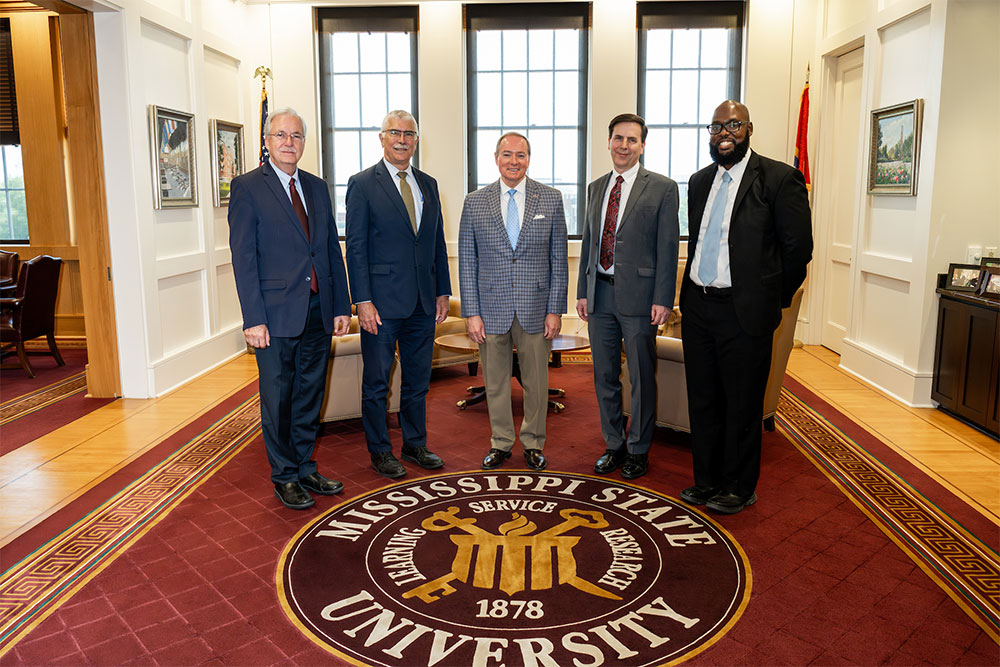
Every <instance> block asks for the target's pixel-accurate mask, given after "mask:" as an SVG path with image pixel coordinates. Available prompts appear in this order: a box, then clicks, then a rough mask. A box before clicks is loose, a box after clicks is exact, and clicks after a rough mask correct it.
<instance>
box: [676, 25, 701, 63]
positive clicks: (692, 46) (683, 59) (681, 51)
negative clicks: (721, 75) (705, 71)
mask: <svg viewBox="0 0 1000 667" xmlns="http://www.w3.org/2000/svg"><path fill="white" fill-rule="evenodd" d="M671 32H672V33H673V37H674V48H673V55H674V67H697V66H698V34H699V32H701V31H699V30H672V31H671Z"/></svg>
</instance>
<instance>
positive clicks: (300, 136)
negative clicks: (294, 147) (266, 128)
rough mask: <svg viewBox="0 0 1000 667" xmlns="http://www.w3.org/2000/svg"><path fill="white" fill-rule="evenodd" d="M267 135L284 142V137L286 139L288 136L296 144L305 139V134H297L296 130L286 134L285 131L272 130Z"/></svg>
mask: <svg viewBox="0 0 1000 667" xmlns="http://www.w3.org/2000/svg"><path fill="white" fill-rule="evenodd" d="M267 136H269V137H274V138H275V139H277V140H278V141H279V142H280V143H285V139H288V138H289V137H291V139H292V141H294V142H295V143H297V144H301V143H302V142H303V141H305V140H306V135H304V134H299V133H298V132H292V133H291V134H288V133H287V132H272V133H271V134H269V135H267Z"/></svg>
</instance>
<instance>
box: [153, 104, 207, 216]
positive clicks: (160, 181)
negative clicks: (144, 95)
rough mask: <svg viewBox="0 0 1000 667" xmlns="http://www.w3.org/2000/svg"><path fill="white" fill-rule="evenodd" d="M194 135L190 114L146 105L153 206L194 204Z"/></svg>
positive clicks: (160, 207)
mask: <svg viewBox="0 0 1000 667" xmlns="http://www.w3.org/2000/svg"><path fill="white" fill-rule="evenodd" d="M194 135H195V133H194V114H190V113H187V112H185V111H177V110H175V109H167V108H165V107H161V106H157V105H155V104H150V105H149V149H150V150H149V152H150V156H151V158H152V170H153V173H152V176H153V207H154V208H157V209H163V208H186V207H192V206H197V205H198V173H197V163H196V160H195V136H194Z"/></svg>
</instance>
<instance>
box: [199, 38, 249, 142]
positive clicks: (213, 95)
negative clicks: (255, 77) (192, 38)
mask: <svg viewBox="0 0 1000 667" xmlns="http://www.w3.org/2000/svg"><path fill="white" fill-rule="evenodd" d="M204 53H205V63H204V66H203V69H202V75H203V76H204V77H205V80H204V83H205V111H206V112H207V113H208V118H206V119H205V122H206V123H207V122H208V120H209V118H218V119H221V120H224V121H226V122H229V123H238V122H239V118H240V82H239V74H240V63H239V61H238V60H237V59H236V58H234V57H232V56H229V55H227V54H224V53H220V52H218V51H216V50H215V49H210V48H206V49H205V50H204ZM205 155H208V152H207V151H206V152H205Z"/></svg>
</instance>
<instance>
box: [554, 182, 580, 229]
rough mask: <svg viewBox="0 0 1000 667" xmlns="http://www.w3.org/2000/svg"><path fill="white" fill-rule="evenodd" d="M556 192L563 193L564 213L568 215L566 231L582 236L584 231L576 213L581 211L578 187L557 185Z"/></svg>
mask: <svg viewBox="0 0 1000 667" xmlns="http://www.w3.org/2000/svg"><path fill="white" fill-rule="evenodd" d="M556 190H559V191H560V192H562V196H563V212H564V213H565V214H566V231H567V232H568V233H569V234H571V235H574V236H580V235H581V234H582V233H583V230H582V229H580V227H579V225H578V224H577V216H576V212H577V211H578V210H579V208H580V207H579V200H578V198H577V193H578V192H579V189H578V188H577V187H576V185H557V186H556Z"/></svg>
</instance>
